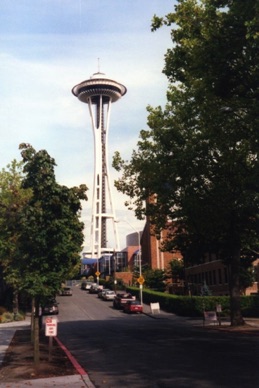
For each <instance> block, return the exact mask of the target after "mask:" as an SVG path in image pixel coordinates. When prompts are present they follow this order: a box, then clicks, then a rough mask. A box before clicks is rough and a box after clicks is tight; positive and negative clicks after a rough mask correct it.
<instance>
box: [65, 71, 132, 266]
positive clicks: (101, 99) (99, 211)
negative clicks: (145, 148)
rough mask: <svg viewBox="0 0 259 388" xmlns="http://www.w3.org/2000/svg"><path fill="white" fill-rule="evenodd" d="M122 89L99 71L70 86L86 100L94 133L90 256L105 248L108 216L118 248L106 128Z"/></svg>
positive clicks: (99, 252) (103, 250)
mask: <svg viewBox="0 0 259 388" xmlns="http://www.w3.org/2000/svg"><path fill="white" fill-rule="evenodd" d="M126 92H127V89H126V87H125V86H123V85H122V84H120V83H118V82H116V81H113V80H111V79H109V78H107V77H106V75H105V74H103V73H100V72H98V73H95V74H93V75H92V77H91V78H90V79H88V80H86V81H83V82H81V83H80V84H78V85H76V86H74V87H73V89H72V93H73V94H74V96H76V97H77V98H78V99H79V100H80V101H81V102H84V103H86V104H88V108H89V112H90V117H91V122H92V130H93V134H94V161H95V163H94V185H93V202H92V219H91V248H90V249H91V255H92V257H97V258H98V259H99V258H100V257H101V255H102V254H103V253H105V252H107V220H108V219H110V220H111V223H112V227H113V233H114V239H115V246H114V247H112V249H115V250H116V251H119V250H120V248H119V238H118V231H117V224H116V222H115V220H116V217H115V210H114V205H113V198H112V191H111V183H110V175H109V169H108V131H109V123H110V112H111V104H112V103H113V102H116V101H117V100H119V99H120V98H121V97H122V96H124V95H125V94H126ZM108 209H109V211H108ZM109 250H110V249H109Z"/></svg>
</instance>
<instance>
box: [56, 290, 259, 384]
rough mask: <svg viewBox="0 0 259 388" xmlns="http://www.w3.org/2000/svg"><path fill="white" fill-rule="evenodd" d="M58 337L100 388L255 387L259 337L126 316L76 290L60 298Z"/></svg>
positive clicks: (170, 320) (257, 374)
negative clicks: (68, 295)
mask: <svg viewBox="0 0 259 388" xmlns="http://www.w3.org/2000/svg"><path fill="white" fill-rule="evenodd" d="M59 302H60V305H59V307H60V314H59V326H58V337H59V338H60V340H61V341H62V342H63V343H64V344H65V345H66V346H67V348H68V349H69V350H70V352H71V353H72V354H73V355H74V356H75V357H76V359H77V360H78V362H79V363H80V364H81V365H82V367H83V368H84V369H85V370H86V371H87V372H88V374H89V377H90V379H91V381H92V383H93V384H94V385H95V386H96V387H97V388H104V387H105V388H122V387H131V388H169V387H170V388H172V387H174V388H178V387H186V388H187V387H188V388H189V387H191V388H196V387H197V388H219V387H220V388H224V387H233V388H238V387H242V388H250V387H253V388H256V387H259V337H258V336H255V335H253V334H240V333H225V332H218V331H216V330H215V331H214V330H210V329H206V328H205V329H204V328H202V327H197V326H193V325H192V323H191V322H190V323H189V322H188V320H187V321H184V320H182V319H179V320H178V319H175V318H174V319H170V317H169V318H168V317H164V318H160V319H154V318H152V317H149V316H147V315H144V314H143V315H127V314H124V313H123V312H121V311H117V310H114V309H113V308H112V302H104V301H101V300H100V299H98V298H97V296H96V295H89V293H88V292H86V291H82V290H80V289H78V288H76V287H75V288H74V289H73V296H72V297H59Z"/></svg>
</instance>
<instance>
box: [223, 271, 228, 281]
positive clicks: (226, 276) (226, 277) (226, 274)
mask: <svg viewBox="0 0 259 388" xmlns="http://www.w3.org/2000/svg"><path fill="white" fill-rule="evenodd" d="M224 275H225V283H226V284H227V283H228V269H227V267H225V268H224Z"/></svg>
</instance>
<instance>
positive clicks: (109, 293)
mask: <svg viewBox="0 0 259 388" xmlns="http://www.w3.org/2000/svg"><path fill="white" fill-rule="evenodd" d="M115 296H116V294H115V292H114V291H111V290H109V291H106V292H105V293H104V295H103V300H113V299H114V298H115Z"/></svg>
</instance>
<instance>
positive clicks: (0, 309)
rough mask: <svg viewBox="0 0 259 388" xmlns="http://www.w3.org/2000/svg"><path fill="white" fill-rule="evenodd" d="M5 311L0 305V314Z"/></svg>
mask: <svg viewBox="0 0 259 388" xmlns="http://www.w3.org/2000/svg"><path fill="white" fill-rule="evenodd" d="M5 312H6V308H5V307H3V306H0V315H2V314H3V313H5Z"/></svg>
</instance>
